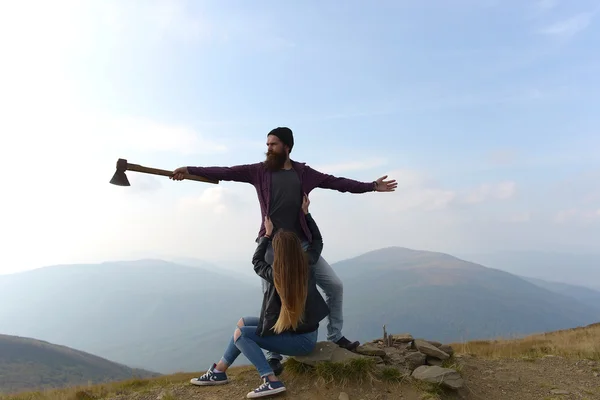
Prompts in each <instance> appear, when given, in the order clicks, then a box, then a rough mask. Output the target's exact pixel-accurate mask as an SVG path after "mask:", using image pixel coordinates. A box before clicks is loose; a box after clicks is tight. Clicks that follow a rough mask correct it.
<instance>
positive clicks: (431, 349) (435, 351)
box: [414, 339, 450, 360]
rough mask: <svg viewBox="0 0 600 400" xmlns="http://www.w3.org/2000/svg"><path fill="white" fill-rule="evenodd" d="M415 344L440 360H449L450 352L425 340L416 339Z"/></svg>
mask: <svg viewBox="0 0 600 400" xmlns="http://www.w3.org/2000/svg"><path fill="white" fill-rule="evenodd" d="M414 344H415V347H416V348H417V350H419V351H420V352H421V353H423V354H426V355H428V356H431V357H435V358H438V359H440V360H447V359H449V358H450V356H449V355H448V353H444V352H443V351H442V350H440V349H438V348H437V347H435V346H434V345H432V344H430V343H428V342H426V341H424V340H420V339H417V340H415V341H414Z"/></svg>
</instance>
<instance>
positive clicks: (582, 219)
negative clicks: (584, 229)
mask: <svg viewBox="0 0 600 400" xmlns="http://www.w3.org/2000/svg"><path fill="white" fill-rule="evenodd" d="M554 222H555V223H557V224H564V223H573V222H574V223H579V224H580V223H583V224H589V223H593V222H600V208H598V209H578V208H569V209H565V210H560V211H559V212H557V213H556V215H555V216H554Z"/></svg>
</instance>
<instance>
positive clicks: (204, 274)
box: [0, 247, 600, 374]
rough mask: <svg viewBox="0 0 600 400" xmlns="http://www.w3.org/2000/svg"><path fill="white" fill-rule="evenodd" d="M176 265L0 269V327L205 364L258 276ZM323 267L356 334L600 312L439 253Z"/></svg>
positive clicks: (581, 317) (453, 334)
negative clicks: (336, 280) (340, 287)
mask: <svg viewBox="0 0 600 400" xmlns="http://www.w3.org/2000/svg"><path fill="white" fill-rule="evenodd" d="M180 261H181V262H186V263H188V264H190V266H185V265H180V264H176V263H174V262H166V261H161V260H139V261H131V262H112V263H103V264H89V265H66V266H54V267H46V268H41V269H38V270H34V271H28V272H24V273H20V274H14V275H6V276H0V304H2V307H0V331H1V332H4V333H7V334H11V335H20V336H27V337H35V338H38V339H42V340H47V341H49V342H52V343H57V344H62V345H66V346H69V347H72V348H77V349H80V350H83V351H87V352H90V353H93V354H97V355H99V356H101V357H105V358H107V359H109V360H113V361H115V362H119V363H122V364H125V365H129V366H132V367H140V368H145V369H148V370H152V371H157V372H160V373H164V374H169V373H175V372H178V371H193V370H197V369H198V368H204V366H205V365H206V364H207V363H210V362H211V361H212V360H214V359H217V358H218V357H220V356H221V355H222V351H223V349H224V348H225V346H226V345H227V342H228V341H229V337H230V335H231V334H232V333H233V326H235V323H236V321H237V320H238V319H239V318H240V317H242V316H245V315H257V314H258V313H259V310H260V304H261V299H262V291H261V288H260V279H259V278H258V277H256V276H255V275H254V276H252V275H250V276H245V275H240V276H239V278H238V279H236V278H235V277H236V275H235V274H234V273H231V272H229V271H228V272H225V273H222V272H220V271H219V269H218V268H216V267H214V266H212V265H210V264H208V263H207V264H204V263H202V262H201V261H200V260H191V261H190V260H180ZM332 267H333V268H334V269H335V270H336V271H337V273H338V274H339V276H340V278H341V279H342V280H343V282H344V300H345V301H344V334H345V335H347V336H348V337H350V338H352V339H354V338H357V339H359V340H361V341H365V340H369V338H371V337H373V336H376V335H379V334H380V329H381V326H382V325H383V324H387V325H388V327H389V328H390V329H392V330H396V331H411V332H414V334H415V335H425V334H427V333H429V332H435V334H436V336H438V337H439V338H440V340H443V341H460V340H468V339H479V338H493V337H498V336H503V337H506V336H516V335H524V334H529V333H532V332H540V331H548V330H556V329H562V328H566V327H571V326H579V325H586V324H589V323H592V322H594V321H597V320H599V319H600V318H599V317H600V311H599V310H598V309H597V308H596V307H592V306H590V305H589V304H584V302H582V301H580V300H581V299H578V298H574V297H572V296H567V295H565V294H560V293H556V292H555V291H552V290H549V289H548V288H544V287H540V286H539V285H534V284H532V283H531V282H528V281H527V280H525V279H522V278H521V277H518V276H515V275H512V274H509V273H507V272H503V271H500V270H496V269H491V268H486V267H484V266H482V265H478V264H474V263H470V262H466V261H464V260H461V259H459V258H456V257H453V256H451V255H447V254H442V253H435V252H427V251H416V250H410V249H404V248H399V247H392V248H386V249H380V250H375V251H372V252H369V253H367V254H364V255H362V256H359V257H356V258H353V259H349V260H344V261H341V262H338V263H335V264H333V265H332ZM249 268H251V266H249ZM325 325H326V321H324V323H323V324H322V326H321V330H320V332H319V333H320V337H319V339H320V340H323V339H324V338H325V333H326V328H325ZM66 326H70V327H77V329H65V328H64V327H66ZM245 361H246V360H245V358H243V357H242V358H241V359H240V362H245Z"/></svg>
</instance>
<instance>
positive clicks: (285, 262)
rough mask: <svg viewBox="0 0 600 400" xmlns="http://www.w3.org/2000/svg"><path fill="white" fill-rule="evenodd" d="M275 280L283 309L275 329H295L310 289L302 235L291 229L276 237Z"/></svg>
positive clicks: (274, 247) (274, 243)
mask: <svg viewBox="0 0 600 400" xmlns="http://www.w3.org/2000/svg"><path fill="white" fill-rule="evenodd" d="M273 253H274V260H273V281H274V283H275V289H277V293H278V294H279V297H280V298H281V311H280V313H279V318H278V319H277V322H276V323H275V326H274V327H273V330H274V331H275V333H281V332H284V331H286V330H288V329H292V330H295V329H296V328H297V327H298V324H299V323H300V322H301V321H302V316H303V314H304V305H305V302H306V296H307V292H308V259H307V257H306V254H305V253H304V250H303V249H302V244H301V243H300V239H299V238H298V236H297V235H296V234H294V233H293V232H289V231H279V232H277V234H275V237H274V238H273Z"/></svg>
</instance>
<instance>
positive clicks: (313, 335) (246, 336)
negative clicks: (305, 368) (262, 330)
mask: <svg viewBox="0 0 600 400" xmlns="http://www.w3.org/2000/svg"><path fill="white" fill-rule="evenodd" d="M242 320H243V321H244V326H242V327H238V329H239V330H240V332H241V335H239V337H238V339H237V340H235V341H234V340H233V338H234V336H232V337H231V340H230V341H229V345H228V346H227V349H226V350H225V354H224V355H223V358H221V361H222V362H224V363H225V365H227V366H230V365H231V364H233V362H234V361H235V360H236V358H237V357H238V356H239V355H240V354H241V353H244V356H246V358H247V359H248V360H249V361H250V362H251V363H252V364H253V365H254V366H255V367H256V369H257V370H258V373H259V374H260V376H261V377H265V376H267V375H272V374H273V369H272V368H271V367H270V366H269V363H268V362H267V359H266V357H265V355H264V353H263V352H262V349H265V350H269V351H274V352H277V353H279V354H284V355H288V356H302V355H306V354H308V353H310V352H311V351H312V350H313V349H314V348H315V345H316V343H317V335H318V331H314V332H310V333H301V334H298V333H291V332H284V333H281V334H278V335H272V336H265V337H261V336H258V335H257V334H256V327H257V326H258V318H256V317H244V318H242Z"/></svg>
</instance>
